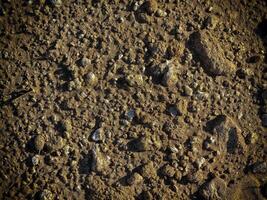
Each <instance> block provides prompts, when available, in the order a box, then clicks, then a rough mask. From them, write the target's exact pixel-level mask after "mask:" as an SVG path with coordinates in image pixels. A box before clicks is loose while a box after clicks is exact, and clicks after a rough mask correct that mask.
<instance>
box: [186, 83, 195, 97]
mask: <svg viewBox="0 0 267 200" xmlns="http://www.w3.org/2000/svg"><path fill="white" fill-rule="evenodd" d="M184 94H185V95H186V96H192V95H193V89H192V88H190V87H189V86H187V85H186V86H184Z"/></svg>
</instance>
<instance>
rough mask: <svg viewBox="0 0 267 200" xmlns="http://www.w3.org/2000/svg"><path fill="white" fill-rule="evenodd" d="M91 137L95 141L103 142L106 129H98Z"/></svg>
mask: <svg viewBox="0 0 267 200" xmlns="http://www.w3.org/2000/svg"><path fill="white" fill-rule="evenodd" d="M91 138H92V140H93V141H94V142H101V141H103V139H104V130H103V129H102V128H98V129H96V130H95V131H94V132H93V133H92V135H91Z"/></svg>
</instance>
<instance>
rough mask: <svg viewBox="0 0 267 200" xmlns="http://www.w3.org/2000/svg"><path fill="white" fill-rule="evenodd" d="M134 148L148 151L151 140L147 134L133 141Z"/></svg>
mask: <svg viewBox="0 0 267 200" xmlns="http://www.w3.org/2000/svg"><path fill="white" fill-rule="evenodd" d="M133 145H134V147H133V148H134V150H136V151H148V150H151V145H152V141H151V139H150V138H149V137H147V136H142V137H140V138H138V139H136V140H135V141H134V142H133Z"/></svg>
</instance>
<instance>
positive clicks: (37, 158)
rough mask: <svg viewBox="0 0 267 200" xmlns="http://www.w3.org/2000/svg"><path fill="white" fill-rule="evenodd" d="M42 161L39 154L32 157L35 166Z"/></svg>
mask: <svg viewBox="0 0 267 200" xmlns="http://www.w3.org/2000/svg"><path fill="white" fill-rule="evenodd" d="M39 162H40V159H39V156H38V155H35V156H33V157H32V165H33V166H35V165H38V164H39Z"/></svg>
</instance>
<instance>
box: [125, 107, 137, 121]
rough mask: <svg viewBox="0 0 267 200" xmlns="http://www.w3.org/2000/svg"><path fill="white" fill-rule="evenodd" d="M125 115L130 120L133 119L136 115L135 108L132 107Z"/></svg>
mask: <svg viewBox="0 0 267 200" xmlns="http://www.w3.org/2000/svg"><path fill="white" fill-rule="evenodd" d="M125 116H126V118H127V119H128V120H129V121H132V120H133V119H134V117H135V110H134V109H130V110H129V111H128V112H127V113H125Z"/></svg>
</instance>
